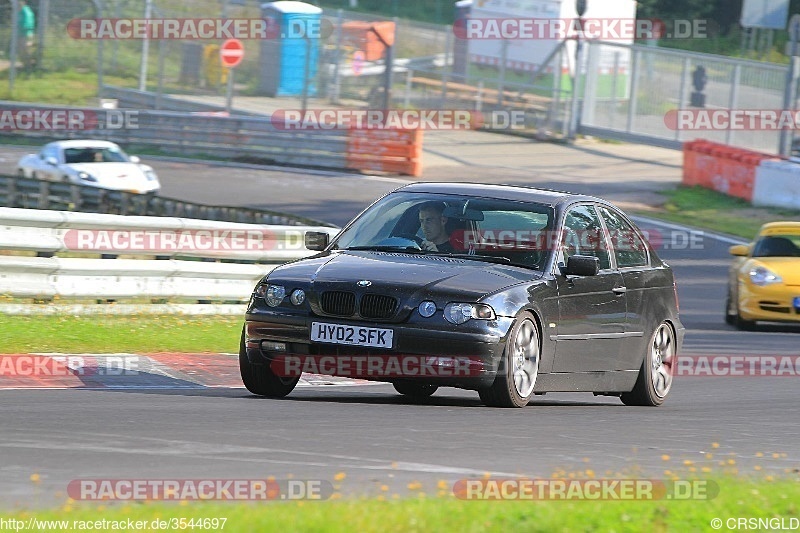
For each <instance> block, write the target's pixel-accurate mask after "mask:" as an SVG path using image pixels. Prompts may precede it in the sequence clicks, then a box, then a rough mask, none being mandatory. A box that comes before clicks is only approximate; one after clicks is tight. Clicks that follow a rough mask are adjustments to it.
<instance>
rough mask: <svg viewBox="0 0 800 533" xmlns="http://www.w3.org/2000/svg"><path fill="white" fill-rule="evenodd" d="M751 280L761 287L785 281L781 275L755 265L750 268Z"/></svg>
mask: <svg viewBox="0 0 800 533" xmlns="http://www.w3.org/2000/svg"><path fill="white" fill-rule="evenodd" d="M750 281H751V282H752V283H753V285H758V286H759V287H763V286H764V285H772V284H773V283H781V282H783V280H782V279H781V277H780V276H779V275H777V274H776V273H774V272H772V271H771V270H769V269H766V268H764V267H755V268H754V269H752V270H750Z"/></svg>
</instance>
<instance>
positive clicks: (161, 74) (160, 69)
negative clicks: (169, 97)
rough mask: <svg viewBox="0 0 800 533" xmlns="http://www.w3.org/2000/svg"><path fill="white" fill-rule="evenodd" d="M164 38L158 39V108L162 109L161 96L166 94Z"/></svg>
mask: <svg viewBox="0 0 800 533" xmlns="http://www.w3.org/2000/svg"><path fill="white" fill-rule="evenodd" d="M164 55H165V52H164V39H159V40H158V90H157V93H156V109H161V96H162V95H163V94H164Z"/></svg>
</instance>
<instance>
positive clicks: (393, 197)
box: [332, 192, 553, 270]
mask: <svg viewBox="0 0 800 533" xmlns="http://www.w3.org/2000/svg"><path fill="white" fill-rule="evenodd" d="M552 229H553V210H552V208H551V207H550V206H547V205H544V204H536V203H530V202H515V201H510V200H496V199H489V198H473V197H465V196H450V195H443V194H429V193H407V192H397V193H392V194H389V195H387V196H386V197H384V198H382V199H381V200H379V201H378V202H376V203H375V204H373V205H372V206H371V207H370V208H369V209H367V210H366V211H365V212H364V213H362V214H361V216H359V217H358V218H357V219H356V220H355V221H354V222H353V223H352V224H351V225H350V226H348V227H347V228H346V229H345V230H344V231H343V232H342V233H341V234H340V235H339V237H338V238H337V239H336V241H335V242H334V243H333V244H332V249H333V250H374V251H375V250H377V251H397V252H406V253H415V254H436V255H448V256H458V257H461V256H464V257H467V256H469V257H472V258H473V259H475V260H480V261H488V262H496V263H505V264H511V265H517V266H522V267H526V268H532V269H536V270H542V269H543V268H544V265H546V264H547V261H548V258H549V252H550V250H551V249H552V248H553V247H552V246H549V245H548V242H549V239H548V236H549V235H551V234H552V233H553V232H552V231H551V230H552Z"/></svg>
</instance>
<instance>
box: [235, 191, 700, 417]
mask: <svg viewBox="0 0 800 533" xmlns="http://www.w3.org/2000/svg"><path fill="white" fill-rule="evenodd" d="M305 246H306V247H307V248H309V249H311V250H314V251H318V252H319V253H318V254H317V255H314V256H312V257H309V258H306V259H302V260H299V261H294V262H292V263H288V264H285V265H282V266H280V267H277V268H275V269H274V270H273V271H272V272H270V273H269V274H268V275H267V276H265V277H264V278H263V279H262V280H261V281H260V282H259V283H258V285H257V286H256V287H255V290H254V291H253V295H252V298H251V300H250V304H249V306H248V309H247V315H246V317H245V325H244V328H243V331H242V339H241V344H240V353H239V364H240V369H241V374H242V380H243V381H244V384H245V386H246V387H247V389H248V390H250V391H251V392H253V393H255V394H258V395H263V396H269V397H283V396H286V395H287V394H289V393H290V392H291V391H292V390H293V389H294V387H295V385H296V384H297V382H298V380H299V379H300V375H301V374H302V373H303V372H312V373H319V374H330V375H340V376H348V377H354V378H363V379H369V380H378V381H386V382H391V383H392V384H393V385H394V387H395V389H396V390H397V391H398V392H399V393H401V394H404V395H408V396H412V397H425V396H430V395H431V394H433V393H434V392H435V391H436V390H437V388H438V387H443V386H448V387H460V388H464V389H471V390H476V391H478V394H479V395H480V397H481V399H482V401H483V402H484V403H485V404H486V405H490V406H503V407H522V406H525V405H527V403H528V402H529V400H530V399H531V397H532V396H533V395H535V394H544V393H547V392H579V391H584V392H592V393H594V394H596V395H597V394H600V395H609V396H619V397H620V398H621V399H622V401H623V402H624V403H625V404H627V405H649V406H656V405H661V404H662V403H663V402H664V400H665V399H666V397H667V394H668V393H669V391H670V388H671V386H672V380H673V374H674V370H676V369H677V357H678V353H679V351H680V346H681V344H682V342H683V336H684V328H683V326H682V324H681V322H680V319H679V317H678V301H677V291H676V288H675V280H674V277H673V273H672V270H671V269H670V267H669V266H668V265H667V264H665V263H664V262H663V261H662V260H661V259H659V257H658V256H657V255H656V253H655V251H654V250H653V248H652V247H651V246H650V245H649V244H648V242H647V240H646V239H645V237H644V236H643V234H642V232H641V231H640V230H639V229H638V228H637V227H636V226H635V225H634V224H633V223H632V222H631V221H630V219H629V218H628V217H627V216H626V215H625V214H624V213H622V212H621V211H620V210H619V209H618V208H616V207H615V206H613V205H612V204H610V203H608V202H606V201H604V200H601V199H599V198H594V197H590V196H581V195H574V194H569V193H564V192H555V191H548V190H541V189H533V188H525V187H515V186H502V185H483V184H455V183H416V184H412V185H407V186H404V187H401V188H399V189H397V190H395V191H393V192H391V193H389V194H387V195H385V196H383V197H382V198H380V199H379V200H377V201H376V202H375V203H373V204H372V205H371V206H370V207H368V208H367V209H366V210H364V211H363V212H362V213H361V214H360V215H359V216H357V217H356V218H355V219H354V220H353V221H352V222H350V223H349V224H348V225H347V226H346V227H345V228H344V229H343V230H342V231H341V232H340V233H339V234H338V235H337V236H336V237H335V238H334V239H333V240H332V241H331V242H329V241H328V234H326V233H315V232H308V233H306V235H305Z"/></svg>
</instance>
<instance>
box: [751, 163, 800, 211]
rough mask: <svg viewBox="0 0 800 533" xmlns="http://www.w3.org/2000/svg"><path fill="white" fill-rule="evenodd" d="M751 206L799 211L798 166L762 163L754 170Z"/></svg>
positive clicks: (799, 186) (799, 165) (799, 171)
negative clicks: (754, 178)
mask: <svg viewBox="0 0 800 533" xmlns="http://www.w3.org/2000/svg"><path fill="white" fill-rule="evenodd" d="M753 205H759V206H772V207H785V208H789V209H800V164H797V163H792V162H791V161H762V162H761V164H760V165H759V167H758V169H756V181H755V186H754V187H753Z"/></svg>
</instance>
